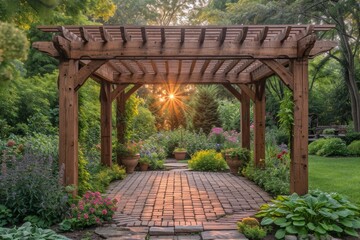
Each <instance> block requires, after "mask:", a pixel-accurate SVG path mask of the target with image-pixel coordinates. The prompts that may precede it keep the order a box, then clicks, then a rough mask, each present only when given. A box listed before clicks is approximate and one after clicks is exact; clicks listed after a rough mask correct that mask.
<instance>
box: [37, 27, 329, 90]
mask: <svg viewBox="0 0 360 240" xmlns="http://www.w3.org/2000/svg"><path fill="white" fill-rule="evenodd" d="M332 28H334V26H333V25H266V26H265V25H248V26H245V25H239V26H224V27H221V26H194V27H192V26H186V27H173V26H172V27H160V26H143V27H141V26H41V27H39V29H40V30H42V31H44V32H54V33H57V35H56V36H55V37H54V40H53V42H36V43H34V45H33V46H34V47H35V48H37V49H39V50H40V51H44V52H47V53H49V54H50V55H52V56H54V57H59V58H60V57H61V58H65V59H74V60H81V62H82V64H83V65H85V64H89V63H90V61H93V62H94V61H103V62H104V64H102V65H101V67H100V68H99V69H97V71H96V73H95V74H93V75H94V76H97V77H99V78H101V79H103V80H106V81H110V82H113V83H147V84H148V83H154V84H156V83H165V82H166V83H252V82H254V81H258V80H260V79H263V78H264V77H268V76H271V75H272V74H273V71H272V70H271V69H270V68H269V64H270V63H269V62H267V63H266V61H267V60H272V61H273V64H275V66H280V67H281V66H285V67H286V66H288V65H289V62H290V61H289V59H295V58H309V57H310V58H311V57H313V56H315V55H317V54H320V53H323V52H326V51H328V50H330V49H331V48H333V47H334V46H336V43H334V42H331V41H322V40H317V33H318V32H325V31H328V30H331V29H332ZM264 62H265V63H264Z"/></svg>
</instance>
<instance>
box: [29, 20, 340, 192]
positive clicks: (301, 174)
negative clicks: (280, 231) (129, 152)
mask: <svg viewBox="0 0 360 240" xmlns="http://www.w3.org/2000/svg"><path fill="white" fill-rule="evenodd" d="M334 27H335V26H334V25H261V26H260V25H249V26H246V25H238V26H224V27H220V26H191V27H190V26H186V27H175V26H171V27H169V26H167V27H162V26H144V27H137V26H40V27H39V29H40V30H42V31H44V32H53V33H56V35H55V36H54V38H53V41H51V42H35V43H34V44H33V47H34V48H36V49H38V50H39V51H42V52H45V53H47V54H49V55H51V56H53V57H55V58H58V59H59V60H60V65H59V70H60V72H59V111H60V112H59V131H60V133H59V136H60V144H59V162H60V169H62V170H63V172H64V176H63V179H64V182H63V183H64V184H65V185H71V184H74V185H77V184H78V91H79V89H80V88H81V86H82V85H83V84H84V83H85V81H86V80H87V79H88V78H90V77H91V78H92V79H94V80H95V81H97V82H98V83H99V84H101V93H100V101H101V161H102V163H103V164H104V165H107V166H111V163H112V139H111V136H112V123H111V121H112V117H111V116H112V102H113V101H114V100H116V102H117V109H118V111H119V112H120V114H121V113H124V111H125V102H126V100H127V99H128V98H129V97H130V96H131V94H133V93H134V92H135V91H136V90H137V89H139V88H140V87H141V86H142V85H144V84H221V85H223V86H224V87H225V88H226V89H227V90H229V92H231V93H232V94H233V95H234V96H235V97H236V98H237V99H238V100H239V101H240V102H241V138H242V139H241V140H242V142H241V144H242V147H245V148H248V149H250V116H249V115H250V101H252V102H253V103H254V148H253V150H254V161H255V165H256V166H258V167H260V166H261V165H262V159H265V94H264V92H265V81H266V79H267V78H268V77H270V76H272V75H277V76H278V77H279V78H280V79H281V80H282V81H283V83H284V84H285V85H286V86H287V87H288V88H289V89H290V90H291V91H292V93H293V102H294V109H293V110H294V111H293V119H294V125H293V128H292V134H291V150H290V155H291V167H290V192H296V193H298V194H305V193H307V191H308V121H309V120H308V59H309V58H312V57H314V56H316V55H318V54H321V53H324V52H327V51H329V50H331V49H332V48H334V47H335V46H336V43H335V42H332V41H323V40H318V39H317V33H318V32H325V31H328V30H331V29H333V28H334ZM129 86H132V87H131V88H129ZM124 124H125V123H120V124H118V129H117V134H118V141H120V142H123V141H124V129H125V127H124Z"/></svg>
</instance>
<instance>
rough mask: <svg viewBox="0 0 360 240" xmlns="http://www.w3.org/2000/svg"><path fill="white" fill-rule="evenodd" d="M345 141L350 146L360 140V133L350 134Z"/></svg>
mask: <svg viewBox="0 0 360 240" xmlns="http://www.w3.org/2000/svg"><path fill="white" fill-rule="evenodd" d="M343 139H344V141H345V142H346V145H349V144H350V143H352V142H353V141H355V140H360V132H349V133H347V134H346V135H345V137H344V138H343Z"/></svg>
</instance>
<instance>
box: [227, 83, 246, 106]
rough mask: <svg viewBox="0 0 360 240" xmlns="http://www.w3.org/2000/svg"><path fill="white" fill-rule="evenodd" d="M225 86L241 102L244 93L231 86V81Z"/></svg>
mask: <svg viewBox="0 0 360 240" xmlns="http://www.w3.org/2000/svg"><path fill="white" fill-rule="evenodd" d="M223 86H224V87H225V88H226V89H227V90H228V91H229V92H230V93H231V94H232V95H234V97H235V98H236V99H237V100H239V101H240V102H241V101H242V95H241V93H240V92H239V91H238V90H236V89H235V88H234V87H233V86H231V84H229V83H224V84H223Z"/></svg>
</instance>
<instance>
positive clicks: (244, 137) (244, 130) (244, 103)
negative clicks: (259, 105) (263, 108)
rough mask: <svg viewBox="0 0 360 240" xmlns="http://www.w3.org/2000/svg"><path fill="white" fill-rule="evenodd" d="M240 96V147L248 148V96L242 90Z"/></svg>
mask: <svg viewBox="0 0 360 240" xmlns="http://www.w3.org/2000/svg"><path fill="white" fill-rule="evenodd" d="M241 86H242V85H240V87H241ZM241 96H242V99H241V147H243V148H246V149H249V150H250V97H249V96H248V95H247V94H246V93H245V92H244V91H241Z"/></svg>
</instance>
